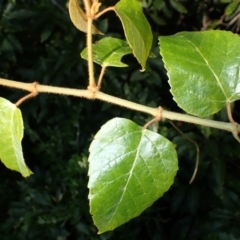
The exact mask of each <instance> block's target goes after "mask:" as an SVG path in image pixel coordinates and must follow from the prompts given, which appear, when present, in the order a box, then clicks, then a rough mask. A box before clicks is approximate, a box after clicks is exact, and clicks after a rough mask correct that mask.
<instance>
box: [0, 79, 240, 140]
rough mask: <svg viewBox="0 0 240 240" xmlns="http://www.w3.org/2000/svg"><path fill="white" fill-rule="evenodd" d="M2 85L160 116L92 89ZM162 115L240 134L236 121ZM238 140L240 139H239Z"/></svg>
mask: <svg viewBox="0 0 240 240" xmlns="http://www.w3.org/2000/svg"><path fill="white" fill-rule="evenodd" d="M0 85H3V86H7V87H13V88H17V89H22V90H26V91H29V92H37V93H41V92H42V93H53V94H62V95H70V96H76V97H84V98H88V99H99V100H102V101H105V102H109V103H112V104H115V105H119V106H122V107H126V108H129V109H132V110H135V111H139V112H144V113H148V114H150V115H152V116H154V117H158V116H159V108H152V107H147V106H145V105H141V104H138V103H134V102H130V101H128V100H125V99H121V98H117V97H114V96H111V95H108V94H105V93H103V92H100V91H96V92H94V91H92V90H79V89H72V88H62V87H52V86H47V85H41V84H32V83H23V82H16V81H12V80H8V79H2V78H0ZM161 117H162V118H166V119H169V120H177V121H182V122H189V123H194V124H198V125H203V126H207V127H212V128H217V129H221V130H226V131H229V132H232V133H233V134H235V135H238V133H239V132H240V127H239V125H238V124H236V123H235V124H233V123H225V122H219V121H214V120H210V119H204V118H199V117H195V116H191V115H187V114H182V113H176V112H171V111H167V110H164V109H162V111H161ZM235 137H236V136H235ZM236 139H237V138H236ZM237 140H238V141H239V139H237Z"/></svg>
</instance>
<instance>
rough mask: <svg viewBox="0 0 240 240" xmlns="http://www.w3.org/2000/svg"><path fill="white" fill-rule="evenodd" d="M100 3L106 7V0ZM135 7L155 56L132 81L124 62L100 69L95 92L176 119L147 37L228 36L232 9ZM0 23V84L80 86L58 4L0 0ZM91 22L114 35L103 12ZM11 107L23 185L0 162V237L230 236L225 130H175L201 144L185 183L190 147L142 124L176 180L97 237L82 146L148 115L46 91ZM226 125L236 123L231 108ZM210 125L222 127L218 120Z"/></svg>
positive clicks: (236, 203)
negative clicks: (122, 122)
mask: <svg viewBox="0 0 240 240" xmlns="http://www.w3.org/2000/svg"><path fill="white" fill-rule="evenodd" d="M102 2H103V6H106V5H108V6H109V5H113V4H115V3H116V2H117V1H113V0H108V1H107V0H104V1H102ZM141 3H142V5H143V8H144V12H145V14H146V16H147V18H148V20H149V21H150V23H151V25H152V30H153V32H154V37H155V40H154V45H153V50H152V51H153V52H154V53H155V54H156V58H155V59H150V60H149V61H148V66H147V70H146V71H145V72H144V73H141V72H140V71H139V70H140V66H139V65H138V63H137V62H136V60H135V59H134V58H133V57H132V56H126V57H124V59H123V60H124V62H126V63H128V64H129V67H128V68H122V69H118V68H109V69H108V70H107V72H106V75H105V78H104V82H103V85H102V91H104V92H106V93H109V94H114V95H115V96H119V97H122V98H126V99H129V100H131V101H135V102H139V103H142V104H146V105H149V106H159V105H161V106H163V107H166V108H167V109H171V110H174V111H181V110H180V109H178V107H177V105H176V104H175V103H174V102H173V100H172V96H171V94H170V93H169V85H168V83H167V76H166V72H165V70H164V67H163V63H162V61H161V57H160V56H159V53H158V52H159V50H158V46H157V36H159V35H169V34H174V33H176V32H179V31H184V30H186V31H201V30H207V29H216V28H217V29H226V30H231V31H234V32H239V26H240V17H239V8H240V7H239V5H240V4H239V1H231V0H230V1H229V0H222V1H220V0H219V1H217V0H215V1H214V0H212V1H210V0H205V1H198V0H195V1H193V0H179V1H178V0H166V1H163V0H152V1H151V0H146V1H143V0H142V1H141ZM0 16H1V22H0V77H2V78H8V79H13V80H17V81H23V82H33V81H38V82H39V83H41V84H48V85H54V86H63V87H64V86H66V87H72V88H86V86H87V70H86V62H85V60H82V59H81V58H80V56H79V53H80V52H81V50H82V49H83V48H84V46H85V38H86V37H85V34H84V33H81V32H79V31H78V30H77V29H75V27H74V26H73V25H72V23H71V22H70V19H69V15H68V11H67V3H66V0H0ZM113 23H114V24H113ZM96 24H97V26H98V27H99V28H100V29H101V30H102V31H104V32H106V35H111V36H116V37H120V38H124V36H123V31H122V28H121V24H120V21H119V20H118V19H117V17H116V16H115V14H114V13H108V14H107V15H105V16H103V17H101V19H100V20H98V21H97V23H96ZM97 39H99V37H98V36H97V37H95V40H97ZM96 68H97V70H99V68H98V67H96ZM24 94H26V93H24V92H23V91H20V90H16V89H8V88H5V87H0V96H1V97H5V98H7V99H9V100H11V101H13V102H16V101H17V100H18V99H19V98H21V97H22V96H24ZM20 108H21V110H22V113H23V118H24V126H25V136H24V139H23V151H24V156H25V160H26V162H27V164H28V166H29V167H30V168H31V169H32V170H33V171H34V175H32V176H31V177H29V178H27V179H24V178H22V177H21V176H20V174H19V173H16V172H12V171H10V170H8V169H6V168H5V167H4V166H3V164H0V172H1V174H0V208H1V211H0V236H1V237H0V238H1V239H2V240H12V239H14V240H23V239H24V240H25V239H26V240H28V239H29V240H32V239H46V240H47V239H55V240H70V239H71V240H72V239H74V240H75V239H76V240H85V239H91V240H95V239H96V240H97V239H119V240H120V239H137V240H162V239H164V240H176V239H178V240H239V239H240V228H239V226H240V180H239V175H240V164H239V160H240V159H239V158H240V152H239V143H237V142H236V141H235V140H234V138H233V137H232V136H231V135H230V134H229V133H227V132H222V131H218V130H213V129H209V128H204V127H199V126H195V125H192V124H186V123H182V122H176V123H175V124H176V125H177V126H178V128H179V129H181V131H183V132H184V133H185V134H186V136H188V137H190V138H191V139H193V140H195V141H196V142H197V143H198V145H199V147H200V165H199V171H198V174H197V177H196V179H195V180H194V182H193V183H192V184H191V185H189V183H188V182H189V180H190V178H191V175H192V173H193V169H194V165H195V160H196V149H195V146H194V145H193V144H192V143H191V142H189V141H188V140H186V138H185V137H184V136H183V135H181V134H180V133H179V132H178V131H177V130H175V129H174V128H173V127H172V126H171V124H170V123H169V122H168V121H163V122H161V123H160V125H159V126H158V125H155V126H153V127H154V128H155V130H156V129H158V131H159V132H160V133H161V134H163V135H165V136H166V137H168V138H169V139H170V140H172V141H173V142H174V143H175V144H176V148H177V151H178V155H179V171H178V174H177V177H176V179H175V183H174V185H173V186H172V187H171V189H170V190H169V191H168V192H167V193H166V194H165V195H164V196H163V197H162V198H160V199H159V200H158V201H156V202H155V203H154V204H153V206H152V207H150V208H149V209H147V210H146V211H145V212H144V213H142V214H141V216H139V217H137V218H135V219H133V220H131V221H130V222H128V223H126V224H124V225H123V226H121V227H119V228H118V229H116V230H114V231H112V232H108V233H105V234H102V235H97V230H96V228H95V227H94V225H93V222H92V219H91V215H90V213H89V206H88V198H87V195H88V189H87V181H88V176H87V171H88V170H87V169H88V162H87V157H88V147H89V144H90V142H91V140H92V139H93V136H94V134H95V133H96V132H97V131H98V130H99V128H100V127H101V125H102V124H104V123H105V122H106V121H108V120H110V119H111V118H113V117H116V116H117V117H125V118H128V119H132V120H134V121H135V122H136V123H138V124H140V125H143V124H145V123H146V122H147V121H148V120H149V119H150V117H149V116H146V115H145V114H141V113H138V112H134V111H131V110H127V109H123V108H121V107H118V106H113V105H110V104H107V103H103V102H99V101H89V100H86V99H78V98H73V97H66V96H57V95H48V94H40V95H39V96H37V97H36V98H34V99H31V100H29V101H27V102H25V103H23V104H22V105H21V106H20ZM234 116H235V118H236V119H237V120H238V121H240V116H239V104H238V103H236V104H235V108H234ZM214 118H215V119H218V120H222V121H225V120H226V112H225V111H224V110H223V111H221V112H220V113H219V114H216V115H215V116H214ZM0 137H4V136H0Z"/></svg>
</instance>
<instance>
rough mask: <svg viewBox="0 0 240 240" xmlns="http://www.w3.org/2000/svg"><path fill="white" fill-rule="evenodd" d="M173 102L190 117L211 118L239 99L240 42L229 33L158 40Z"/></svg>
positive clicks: (184, 35) (214, 32)
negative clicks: (191, 115)
mask: <svg viewBox="0 0 240 240" xmlns="http://www.w3.org/2000/svg"><path fill="white" fill-rule="evenodd" d="M159 41H160V53H161V55H162V57H163V61H164V64H165V67H166V69H167V71H168V76H169V83H170V85H171V92H172V94H173V96H174V100H175V101H176V102H177V103H178V105H179V106H180V107H181V108H182V109H183V110H185V111H186V112H187V113H189V114H193V115H197V116H199V117H206V116H209V115H212V114H214V113H216V112H218V111H219V110H221V108H223V106H225V105H226V104H227V103H230V102H233V101H236V100H238V99H240V39H239V36H238V35H237V34H233V33H231V32H226V31H220V30H215V31H206V32H181V33H177V34H176V35H173V36H167V37H159Z"/></svg>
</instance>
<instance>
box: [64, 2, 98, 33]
mask: <svg viewBox="0 0 240 240" xmlns="http://www.w3.org/2000/svg"><path fill="white" fill-rule="evenodd" d="M68 9H69V14H70V18H71V20H72V23H73V24H74V26H75V27H76V28H77V29H78V30H80V31H82V32H87V17H86V14H85V13H84V12H83V10H82V8H81V7H80V6H79V4H78V0H69V6H68ZM92 34H102V33H101V32H100V31H99V30H98V29H97V28H96V27H94V26H92Z"/></svg>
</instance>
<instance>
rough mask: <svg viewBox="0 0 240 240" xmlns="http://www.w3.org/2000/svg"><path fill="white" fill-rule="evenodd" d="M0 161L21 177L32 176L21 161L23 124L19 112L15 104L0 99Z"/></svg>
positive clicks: (22, 160)
mask: <svg viewBox="0 0 240 240" xmlns="http://www.w3.org/2000/svg"><path fill="white" fill-rule="evenodd" d="M0 136H1V137H0V159H1V161H2V162H3V163H4V164H5V166H6V167H7V168H10V169H11V170H15V171H18V172H20V173H21V174H22V176H23V177H28V176H29V175H31V174H32V172H31V170H30V169H29V168H28V167H27V166H26V164H25V162H24V159H23V152H22V146H21V140H22V138H23V122H22V114H21V111H20V110H19V109H18V108H17V107H16V105H15V104H13V103H11V102H9V101H8V100H6V99H4V98H0Z"/></svg>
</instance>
